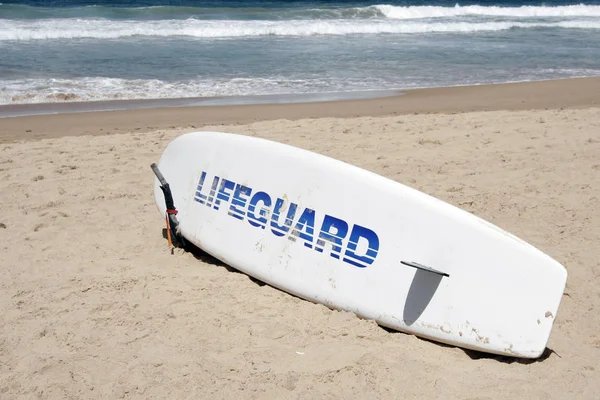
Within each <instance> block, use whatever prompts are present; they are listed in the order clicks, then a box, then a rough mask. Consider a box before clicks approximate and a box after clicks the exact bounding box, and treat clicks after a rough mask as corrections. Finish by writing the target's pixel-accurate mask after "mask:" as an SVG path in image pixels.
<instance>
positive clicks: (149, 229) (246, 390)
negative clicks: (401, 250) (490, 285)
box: [0, 79, 600, 399]
mask: <svg viewBox="0 0 600 400" xmlns="http://www.w3.org/2000/svg"><path fill="white" fill-rule="evenodd" d="M253 121H255V122H253ZM222 124H227V125H222ZM197 130H218V131H226V132H235V133H241V134H246V135H252V136H260V137H264V138H268V139H273V140H277V141H280V142H284V143H289V144H292V145H295V146H298V147H301V148H305V149H309V150H313V151H316V152H319V153H322V154H325V155H328V156H331V157H334V158H338V159H341V160H344V161H347V162H350V163H352V164H356V165H358V166H360V167H363V168H366V169H368V170H371V171H374V172H376V173H379V174H381V175H384V176H386V177H389V178H391V179H394V180H397V181H399V182H402V183H405V184H407V185H409V186H412V187H414V188H416V189H419V190H422V191H424V192H426V193H429V194H431V195H433V196H436V197H438V198H440V199H442V200H445V201H447V202H449V203H451V204H454V205H456V206H459V207H461V208H463V209H466V210H468V211H470V212H472V213H474V214H476V215H478V216H480V217H482V218H484V219H486V220H488V221H490V222H492V223H494V224H497V225H498V226H500V227H502V228H504V229H506V230H508V231H509V232H511V233H513V234H515V235H517V236H519V237H521V238H522V239H524V240H526V241H528V242H530V243H531V244H533V245H534V246H536V247H538V248H539V249H541V250H542V251H544V252H546V253H548V254H549V255H550V256H552V257H553V258H555V259H556V260H558V261H559V262H561V263H562V264H563V265H564V266H565V267H566V268H567V270H568V272H569V278H568V281H567V288H566V292H565V296H564V298H563V301H562V303H561V307H560V309H559V313H558V316H557V319H556V322H555V324H554V329H553V331H552V334H551V337H550V341H549V343H548V350H547V351H546V353H545V354H544V356H543V357H541V358H540V359H537V360H518V359H513V358H508V357H500V356H492V355H487V354H484V353H477V352H473V351H466V350H462V349H460V348H456V347H451V346H446V345H440V344H436V343H433V342H430V341H426V340H422V339H419V338H416V337H414V336H411V335H407V334H403V333H398V332H391V331H388V330H385V329H382V328H380V327H378V326H377V325H376V324H375V323H373V322H372V321H367V320H361V319H359V318H357V317H356V316H355V315H354V314H351V313H347V312H340V311H335V310H329V309H328V308H326V307H324V306H322V305H316V304H313V303H310V302H307V301H303V300H301V299H298V298H296V297H293V296H290V295H288V294H286V293H284V292H281V291H279V290H277V289H274V288H272V287H270V286H267V285H263V284H261V283H260V282H257V281H255V280H253V279H250V278H249V277H248V276H246V275H244V274H241V273H238V272H236V271H234V270H232V269H230V268H229V267H227V266H225V265H224V264H222V263H221V262H219V261H217V260H215V259H213V258H211V257H209V256H207V255H202V254H190V253H186V252H183V251H181V250H176V251H175V253H174V254H173V255H172V254H171V253H170V251H169V249H168V246H167V242H166V240H165V239H164V238H163V236H162V230H163V228H164V219H163V218H162V217H161V215H159V214H158V212H157V210H156V207H155V205H154V200H153V195H152V185H153V179H154V176H153V174H152V171H151V170H150V168H149V165H150V164H151V163H152V162H157V161H158V159H159V157H160V155H161V153H162V151H163V149H164V148H165V146H166V145H167V144H168V143H169V141H170V140H172V139H173V138H175V137H176V136H178V135H180V134H182V133H184V132H191V131H197ZM0 179H1V180H0V204H1V205H2V213H1V214H0V246H1V249H0V260H1V268H0V305H1V309H2V313H0V398H2V399H13V398H36V397H41V398H52V399H55V398H110V399H113V398H217V399H218V398H223V399H229V398H251V399H253V398H278V399H279V398H289V399H292V398H294V399H296V398H299V399H313V398H319V399H321V398H323V399H338V398H346V399H366V398H369V399H370V398H373V399H375V398H378V399H379V398H380V399H398V398H409V399H410V398H442V399H504V398H506V399H519V398H545V399H565V398H569V399H571V398H572V399H575V398H577V399H595V398H597V397H598V393H600V362H599V360H600V331H599V329H598V328H599V326H600V318H599V317H598V315H597V313H598V311H600V287H599V286H600V285H599V283H600V282H599V276H600V252H599V251H598V244H599V243H600V207H599V204H600V80H599V79H572V80H563V81H549V82H539V83H526V84H513V85H492V86H480V87H471V88H448V89H429V90H424V91H415V92H409V93H408V94H406V95H404V96H399V97H393V98H386V99H371V100H361V101H349V102H335V103H321V104H294V105H276V106H265V105H263V106H230V107H194V108H171V109H158V110H129V111H114V112H97V113H81V114H61V115H46V116H31V117H18V118H17V117H15V118H6V119H0ZM506 290H507V291H510V288H506Z"/></svg>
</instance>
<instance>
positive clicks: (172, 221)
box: [150, 163, 185, 247]
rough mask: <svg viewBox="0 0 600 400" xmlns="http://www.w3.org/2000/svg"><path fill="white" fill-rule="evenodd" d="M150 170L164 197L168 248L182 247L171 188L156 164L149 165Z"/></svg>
mask: <svg viewBox="0 0 600 400" xmlns="http://www.w3.org/2000/svg"><path fill="white" fill-rule="evenodd" d="M150 168H152V171H153V172H154V175H156V178H157V179H158V182H159V183H160V189H161V190H162V192H163V195H164V196H165V207H166V213H165V221H166V224H167V240H168V241H169V246H175V247H183V246H184V243H185V242H184V240H183V237H182V236H181V235H180V234H179V230H178V229H177V228H178V226H179V222H178V221H177V209H176V208H175V204H174V203H173V195H172V194H171V188H170V187H169V184H168V183H167V180H166V179H165V177H164V176H163V174H162V173H161V172H160V170H159V169H158V166H157V165H156V163H152V165H150Z"/></svg>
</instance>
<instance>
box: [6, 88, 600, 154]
mask: <svg viewBox="0 0 600 400" xmlns="http://www.w3.org/2000/svg"><path fill="white" fill-rule="evenodd" d="M180 100H181V99H174V100H173V101H175V102H176V101H180ZM160 101H163V100H159V102H160ZM48 104H50V105H51V106H54V107H56V106H55V104H57V103H48ZM58 104H60V105H61V106H62V105H63V104H66V103H58ZM81 104H83V105H84V107H85V104H86V103H81ZM159 104H160V103H159ZM19 106H21V107H23V106H29V105H19ZM19 106H17V105H15V106H2V107H0V112H1V110H2V108H13V109H14V108H19ZM33 106H35V105H33ZM598 106H600V77H589V78H568V79H557V80H548V81H535V82H518V83H502V84H490V85H476V86H456V87H442V88H428V89H414V90H406V91H403V92H402V94H399V92H398V91H395V93H394V95H391V96H387V97H372V98H361V99H346V100H333V101H326V102H321V101H318V102H307V103H305V102H294V103H289V102H288V103H268V104H254V103H253V104H235V105H194V106H179V105H177V106H171V107H157V108H137V109H126V110H111V111H78V112H75V113H59V114H43V115H26V116H14V117H9V118H0V121H1V122H0V143H2V142H13V141H19V140H39V139H45V138H55V137H63V136H78V135H105V134H115V133H121V132H129V131H139V132H148V131H153V130H157V129H170V128H175V127H185V128H195V127H199V126H202V125H222V124H231V125H236V124H246V123H252V122H257V121H269V120H277V119H287V120H299V119H306V118H351V117H363V116H371V117H378V116H388V115H402V114H426V113H463V112H470V111H497V110H532V109H557V108H587V107H598ZM67 107H68V106H67Z"/></svg>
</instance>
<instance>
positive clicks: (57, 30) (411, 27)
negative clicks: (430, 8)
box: [0, 19, 600, 41]
mask: <svg viewBox="0 0 600 400" xmlns="http://www.w3.org/2000/svg"><path fill="white" fill-rule="evenodd" d="M536 27H561V28H581V29H600V20H597V21H595V20H587V21H561V22H517V21H502V22H439V21H438V22H420V21H410V22H406V21H404V22H399V21H398V22H394V21H389V20H373V21H369V22H365V21H360V22H359V21H356V20H322V21H319V20H306V21H200V20H191V19H190V20H185V21H180V20H166V21H165V20H163V21H145V22H133V21H106V20H89V19H84V20H79V19H53V20H44V21H35V22H30V23H25V22H22V21H20V22H15V21H0V41H8V40H17V41H21V40H45V39H79V38H81V39H83V38H96V39H116V38H124V37H135V36H138V37H144V36H154V37H156V36H159V37H171V36H187V37H195V38H233V37H252V36H268V35H271V36H311V35H352V34H381V33H407V34H408V33H428V32H482V31H499V30H507V29H511V28H536Z"/></svg>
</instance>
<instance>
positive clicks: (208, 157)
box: [154, 132, 567, 358]
mask: <svg viewBox="0 0 600 400" xmlns="http://www.w3.org/2000/svg"><path fill="white" fill-rule="evenodd" d="M159 169H160V171H161V172H162V174H163V175H164V177H165V178H166V180H167V182H168V183H169V184H170V187H171V191H172V193H173V198H174V202H175V207H176V208H177V209H178V211H179V214H178V215H177V218H178V220H179V223H180V230H181V234H182V235H183V236H184V237H185V239H187V240H188V241H190V242H192V243H193V244H195V245H196V246H198V247H199V248H201V249H202V250H204V251H206V252H207V253H209V254H211V255H212V256H214V257H216V258H217V259H219V260H221V261H223V262H224V263H226V264H228V265H230V266H232V267H233V268H236V269H238V270H240V271H242V272H245V273H247V274H248V275H251V276H253V277H254V278H256V279H258V280H260V281H263V282H266V283H268V284H270V285H272V286H275V287H277V288H280V289H282V290H284V291H287V292H289V293H292V294H294V295H296V296H299V297H302V298H304V299H307V300H310V301H313V302H317V303H322V304H325V305H327V306H329V307H331V308H336V309H343V310H347V311H352V312H355V313H356V314H358V315H359V316H360V317H363V318H366V319H373V320H376V321H377V322H378V323H379V324H380V325H383V326H386V327H389V328H392V329H395V330H399V331H403V332H408V333H412V334H415V335H417V336H421V337H426V338H429V339H432V340H435V341H439V342H443V343H447V344H452V345H456V346H461V347H464V348H469V349H475V350H480V351H485V352H490V353H496V354H504V355H509V356H516V357H527V358H535V357H538V356H540V355H541V354H542V352H543V351H544V349H545V346H546V343H547V341H548V338H549V335H550V331H551V329H552V324H553V321H554V319H555V317H556V313H557V310H558V307H559V303H560V301H561V298H562V295H563V290H564V287H565V283H566V278H567V272H566V270H565V268H564V267H563V266H562V265H560V264H559V263H558V262H556V261H555V260H553V259H552V258H550V257H549V256H547V255H546V254H544V253H542V252H541V251H539V250H537V249H536V248H534V247H532V246H531V245H529V244H527V243H525V242H523V241H522V240H520V239H518V238H516V237H515V236H512V235H511V234H509V233H507V232H505V231H503V230H502V229H500V228H498V227H496V226H494V225H492V224H490V223H488V222H486V221H484V220H482V219H480V218H478V217H476V216H474V215H472V214H470V213H468V212H466V211H463V210H460V209H458V208H456V207H454V206H452V205H449V204H447V203H445V202H443V201H441V200H438V199H436V198H434V197H431V196H429V195H426V194H424V193H422V192H419V191H417V190H414V189H411V188H409V187H407V186H404V185H402V184H400V183H398V182H395V181H392V180H390V179H387V178H384V177H381V176H379V175H376V174H374V173H371V172H368V171H365V170H363V169H360V168H358V167H355V166H352V165H349V164H346V163H343V162H341V161H338V160H334V159H331V158H328V157H325V156H322V155H319V154H315V153H312V152H309V151H305V150H301V149H298V148H295V147H292V146H288V145H284V144H280V143H276V142H272V141H267V140H264V139H257V138H252V137H247V136H242V135H234V134H226V133H218V132H195V133H190V134H186V135H183V136H180V137H178V138H177V139H175V140H174V141H173V142H171V143H170V144H169V145H168V147H167V148H166V150H165V151H164V154H163V155H162V157H161V159H160V163H159ZM154 193H155V200H156V203H157V206H158V209H159V211H160V213H161V214H162V215H163V216H164V215H165V201H164V198H163V193H162V191H161V189H160V184H159V182H158V180H156V181H155V190H154Z"/></svg>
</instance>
